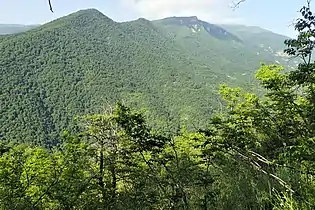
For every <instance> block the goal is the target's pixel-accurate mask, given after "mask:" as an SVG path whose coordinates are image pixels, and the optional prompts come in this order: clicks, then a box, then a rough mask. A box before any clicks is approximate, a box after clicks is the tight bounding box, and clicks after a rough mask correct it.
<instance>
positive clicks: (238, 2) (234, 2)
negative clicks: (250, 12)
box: [231, 0, 246, 9]
mask: <svg viewBox="0 0 315 210" xmlns="http://www.w3.org/2000/svg"><path fill="white" fill-rule="evenodd" d="M245 1H246V0H237V1H233V2H232V6H231V7H232V9H236V8H238V7H239V6H240V4H242V3H244V2H245Z"/></svg>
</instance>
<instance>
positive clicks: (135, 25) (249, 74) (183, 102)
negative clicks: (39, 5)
mask: <svg viewBox="0 0 315 210" xmlns="http://www.w3.org/2000/svg"><path fill="white" fill-rule="evenodd" d="M172 19H173V21H171V22H170V19H166V20H159V21H148V20H145V19H138V20H135V21H130V22H123V23H118V22H115V21H113V20H111V19H110V18H108V17H106V16H105V15H103V14H102V13H100V12H99V11H97V10H95V9H87V10H82V11H79V12H76V13H73V14H71V15H68V16H66V17H62V18H60V19H57V20H55V21H53V22H50V23H48V24H45V25H42V26H40V27H37V28H35V29H32V30H29V31H27V32H25V33H18V34H14V35H6V36H0V52H1V54H0V71H1V74H0V81H5V82H4V83H3V84H2V86H1V88H0V107H1V112H0V134H1V135H2V139H6V140H10V141H16V142H33V143H34V142H36V143H37V144H41V145H49V146H54V145H56V144H58V143H59V142H60V135H61V134H62V132H63V130H65V129H67V130H69V131H77V130H76V128H75V126H74V125H75V119H74V118H75V117H77V116H81V115H85V114H93V113H99V112H101V111H102V110H103V109H104V106H107V105H106V104H108V105H113V104H115V102H116V101H117V100H121V101H123V102H124V104H125V105H127V106H129V107H132V108H133V109H139V110H140V109H141V110H142V111H144V112H145V113H146V114H145V115H146V117H147V118H148V122H149V123H150V125H151V126H153V127H154V128H155V129H158V130H164V131H165V129H166V131H170V130H173V131H174V130H176V128H177V127H178V126H179V125H182V124H185V126H187V128H188V129H189V130H191V131H192V130H195V128H196V127H198V128H201V127H203V128H206V126H207V124H208V119H209V118H210V117H211V116H212V115H213V114H214V113H215V112H216V111H220V110H221V108H222V105H221V103H222V101H221V100H220V97H219V96H218V94H217V91H218V86H219V84H221V83H228V84H230V85H232V86H234V87H237V86H242V85H243V84H244V85H245V84H246V85H245V87H246V88H247V89H248V90H250V89H253V88H254V87H257V86H256V83H255V82H253V81H254V80H253V79H252V78H253V75H254V70H255V69H257V68H258V67H259V65H260V62H261V61H264V62H266V63H274V62H275V60H279V61H281V62H282V61H283V62H285V60H284V59H285V58H284V57H283V58H282V57H279V56H278V57H277V56H276V55H275V53H276V52H277V51H279V50H280V49H281V47H282V48H284V44H283V42H284V40H285V37H283V36H280V35H276V34H273V33H271V32H266V31H264V32H263V33H262V34H263V35H262V36H263V37H265V39H267V38H268V37H271V38H272V39H275V40H278V39H280V40H281V41H279V44H273V43H274V42H269V41H263V40H264V39H260V40H254V39H253V38H252V37H253V36H257V34H256V35H251V33H250V32H248V33H245V34H246V36H245V35H244V34H240V33H238V35H239V37H238V36H236V35H230V36H226V35H225V34H226V33H228V32H227V31H226V30H225V29H223V28H221V27H218V26H214V25H211V24H206V23H205V22H203V21H201V20H199V19H195V18H193V17H188V18H183V17H177V18H171V20H172ZM182 20H185V22H186V23H187V24H186V25H178V24H177V22H181V21H182ZM191 25H193V26H194V27H196V30H197V33H195V32H193V31H192V29H191V28H190V27H191ZM206 29H207V30H206ZM209 31H210V32H211V33H210V32H209ZM234 31H235V30H234ZM262 31H263V30H262ZM260 44H264V45H266V46H265V47H260V46H259V45H260ZM268 46H273V48H272V49H273V50H274V52H271V50H270V49H269V48H268ZM258 54H259V55H258ZM254 83H255V85H253V84H254ZM166 123H168V124H169V126H168V128H165V126H164V125H165V124H166Z"/></svg>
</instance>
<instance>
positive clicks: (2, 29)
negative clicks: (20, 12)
mask: <svg viewBox="0 0 315 210" xmlns="http://www.w3.org/2000/svg"><path fill="white" fill-rule="evenodd" d="M36 27H38V25H19V24H0V35H5V34H15V33H20V32H25V31H28V30H30V29H33V28H36Z"/></svg>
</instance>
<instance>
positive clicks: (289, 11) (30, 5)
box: [0, 0, 306, 37]
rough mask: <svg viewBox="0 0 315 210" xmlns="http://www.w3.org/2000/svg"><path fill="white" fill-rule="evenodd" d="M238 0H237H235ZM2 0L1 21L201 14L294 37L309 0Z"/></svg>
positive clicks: (219, 20) (121, 19) (213, 18)
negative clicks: (86, 13) (89, 12)
mask: <svg viewBox="0 0 315 210" xmlns="http://www.w3.org/2000/svg"><path fill="white" fill-rule="evenodd" d="M234 1H237V0H234ZM51 2H52V5H53V9H54V13H51V12H50V11H49V6H48V0H0V24H4V23H5V24H43V23H47V22H49V21H51V20H54V19H56V18H59V17H62V16H64V15H67V14H70V13H72V12H75V11H78V10H81V9H87V8H95V9H97V10H99V11H101V12H102V13H103V14H105V15H106V16H108V17H110V18H111V19H113V20H115V21H119V22H121V21H128V20H133V19H138V18H140V17H142V18H146V19H149V20H153V19H159V18H163V17H169V16H197V17H198V18H199V19H201V20H204V21H207V22H210V23H229V24H231V23H233V24H244V25H251V26H259V27H262V28H265V29H268V30H271V31H274V32H276V33H280V34H284V35H287V36H291V37H292V36H294V35H295V33H294V30H293V27H292V23H293V21H294V19H295V18H297V17H299V13H298V10H299V9H300V8H301V7H302V6H303V5H304V4H305V2H306V0H247V1H246V2H244V3H242V4H241V5H240V7H239V8H237V9H235V10H233V9H232V8H231V5H232V2H233V0H51Z"/></svg>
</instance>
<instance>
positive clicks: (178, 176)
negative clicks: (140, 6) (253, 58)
mask: <svg viewBox="0 0 315 210" xmlns="http://www.w3.org/2000/svg"><path fill="white" fill-rule="evenodd" d="M301 13H302V16H303V17H302V19H299V20H298V22H297V23H296V29H297V30H298V32H299V33H300V34H299V36H298V37H297V39H292V40H288V41H286V44H287V45H288V49H287V50H286V52H287V53H289V54H290V55H295V56H298V57H299V58H300V59H301V61H302V63H301V64H299V66H298V68H297V69H296V70H295V71H285V68H284V67H282V66H280V65H262V66H261V68H260V69H259V70H258V71H257V73H256V78H257V80H258V82H259V83H260V85H261V86H262V88H264V95H263V97H260V96H258V94H257V93H251V92H248V91H247V90H244V88H235V87H230V86H229V85H226V84H222V85H221V86H220V88H219V93H220V95H221V96H222V101H223V102H222V103H223V104H222V106H221V112H220V113H217V114H216V115H215V116H213V117H212V118H211V119H210V121H209V124H208V127H207V129H199V130H198V131H193V132H192V131H190V129H189V128H188V127H187V126H185V125H183V124H181V120H179V121H177V120H176V119H175V120H174V119H173V120H174V121H173V122H172V123H175V122H176V123H178V122H179V124H180V126H178V127H176V126H174V124H172V123H170V124H169V125H167V124H166V123H165V122H163V120H161V119H163V116H162V118H159V120H160V121H159V122H158V121H155V122H154V120H152V115H151V116H150V115H148V114H147V113H148V107H150V108H152V107H155V106H153V105H152V104H151V102H152V101H150V99H151V98H150V95H149V94H144V93H143V94H142V93H141V94H139V93H138V92H137V91H135V92H134V93H133V95H134V96H136V99H137V100H139V99H140V100H141V102H142V104H143V103H144V104H146V106H147V107H145V109H144V111H143V112H138V111H134V109H132V108H129V107H128V106H126V105H125V104H124V103H121V102H119V103H117V104H116V106H115V107H114V108H111V107H110V108H107V109H105V112H104V111H103V112H102V113H101V112H99V114H84V115H83V114H82V115H81V116H82V117H78V118H76V119H75V120H74V122H75V123H74V124H72V125H71V123H70V117H69V116H64V115H60V114H64V113H66V112H61V113H58V114H59V117H60V118H61V119H66V121H65V122H63V123H64V124H63V125H64V126H66V125H67V124H69V125H71V127H70V128H71V132H64V133H63V136H62V141H60V142H61V143H60V144H59V145H56V146H53V145H54V143H55V142H50V145H49V146H51V147H50V148H47V147H41V146H34V145H30V144H21V143H19V144H15V143H14V142H11V143H8V144H6V143H5V141H3V142H1V144H0V208H1V209H56V210H57V209H118V210H119V209H184V210H189V209H203V210H207V209H219V210H220V209H222V210H225V209H240V210H241V209H260V210H261V209H268V210H269V209H275V210H277V209H287V210H293V209H303V210H304V209H305V210H310V209H314V208H315V199H314V194H315V182H314V176H315V171H314V167H315V159H314V157H315V151H314V147H315V116H314V113H315V110H314V109H315V108H314V107H315V92H314V87H315V85H314V81H315V80H314V79H313V77H314V68H313V67H314V65H315V63H314V61H312V59H311V55H312V54H311V53H312V51H313V47H314V46H313V43H314V41H313V40H314V38H315V35H314V34H313V33H311V32H313V26H314V25H315V23H314V21H315V18H314V17H313V16H312V13H311V11H310V9H309V6H308V7H303V8H302V10H301ZM87 14H88V16H87ZM78 17H79V18H80V19H78ZM78 20H79V21H78ZM91 20H93V21H99V22H100V23H103V22H104V21H107V23H109V25H111V27H113V28H115V27H118V26H117V25H116V23H114V22H113V21H111V20H109V19H107V18H106V17H103V16H100V15H99V13H97V12H96V11H89V12H88V13H86V12H82V11H81V12H78V13H75V14H73V15H70V16H68V17H67V18H64V19H61V20H59V21H56V22H52V23H50V24H48V25H46V26H44V27H41V28H38V29H36V30H37V32H36V30H34V31H35V34H36V33H38V35H39V34H40V35H43V36H44V35H45V33H46V32H47V31H49V32H50V33H54V32H56V31H54V32H52V31H51V29H52V28H54V29H55V30H57V31H58V29H60V27H61V26H69V27H73V28H71V29H72V30H77V29H78V28H82V27H92V28H93V27H94V26H93V25H88V23H89V21H91ZM77 21H78V22H77ZM133 24H135V25H136V26H137V27H140V28H142V30H147V31H146V32H147V33H152V35H153V36H154V35H156V36H160V35H161V34H160V33H159V32H158V31H159V29H158V28H155V27H153V26H152V23H151V22H149V21H146V20H143V19H141V20H138V21H135V22H133ZM158 24H161V23H158ZM106 26H108V25H107V24H106ZM148 26H150V27H149V28H150V30H148ZM119 27H122V28H123V29H125V30H127V31H128V33H130V34H132V33H135V34H137V33H138V31H137V30H135V29H134V28H133V27H134V26H132V25H129V23H123V24H122V25H120V26H119ZM122 28H121V33H122V34H124V33H123V30H122ZM93 29H94V30H95V33H96V34H97V33H101V32H102V30H101V29H100V28H93ZM43 31H44V32H45V33H42V32H43ZM87 31H88V30H87ZM59 32H60V31H59ZM115 32H117V30H115ZM62 33H64V31H62V32H60V34H62ZM68 33H70V34H71V36H72V37H74V38H76V39H75V40H76V41H78V42H79V43H80V44H82V45H84V44H83V43H84V41H83V40H81V38H82V37H80V36H82V35H85V36H87V37H88V38H91V37H90V35H88V33H83V34H81V35H80V36H77V34H76V33H74V32H72V31H71V30H70V31H68ZM208 35H209V34H208ZM210 35H211V34H210ZM23 36H27V33H26V35H25V34H24V35H23ZM23 36H22V35H17V36H16V38H21V39H24V38H25V37H23ZM118 37H119V35H118ZM135 37H137V38H139V39H140V40H141V41H142V42H147V41H148V42H150V43H152V45H153V46H156V47H157V46H158V44H157V43H156V44H154V42H155V41H156V40H157V39H156V37H151V36H149V37H145V38H144V37H141V36H138V34H137V35H136V36H135ZM54 38H56V37H53V38H52V39H54ZM94 38H95V40H94V41H97V39H96V37H94ZM112 38H113V39H112V40H111V41H113V40H114V38H115V39H116V38H117V37H116V36H113V37H112ZM56 39H57V38H56ZM160 40H162V39H160ZM2 41H3V43H4V45H3V46H6V45H8V46H12V47H15V45H14V44H13V43H12V41H11V38H9V37H6V38H4V39H3V40H2ZM63 41H65V40H59V42H61V43H62V42H63ZM98 41H101V39H100V40H98ZM116 41H117V42H116ZM116 41H114V42H115V43H116V45H117V46H121V45H120V44H119V43H120V42H121V41H122V40H119V39H117V40H116ZM129 41H130V42H132V41H131V40H129ZM138 41H139V40H137V43H138ZM164 41H165V43H168V41H167V39H164ZM47 43H49V42H47ZM57 43H58V42H57ZM1 44H2V43H0V47H1V46H2V45H1ZM50 44H52V43H50ZM159 44H163V43H159ZM82 49H85V50H87V49H90V50H91V51H93V50H92V49H93V48H89V47H87V48H84V47H83V48H82ZM113 49H116V48H115V47H114V48H113ZM115 52H117V51H115ZM145 52H148V51H145ZM68 53H70V51H69V52H68ZM117 53H118V52H117ZM70 54H71V53H70ZM93 55H94V54H93ZM118 55H119V53H118V54H117V56H118ZM15 56H18V55H15ZM56 56H57V57H58V55H56ZM143 56H145V55H144V54H143ZM156 56H158V57H159V56H161V57H163V56H164V55H161V54H157V55H156ZM16 58H17V59H16V60H15V61H19V59H20V58H19V57H16ZM73 59H75V56H74V57H73ZM90 59H95V58H94V57H90ZM131 60H132V59H131ZM131 60H130V61H131ZM77 61H78V62H80V61H79V60H77ZM85 61H86V60H85ZM3 62H4V63H5V62H7V60H6V61H3ZM99 62H100V64H101V60H99ZM116 62H118V61H117V60H116ZM152 62H153V60H152ZM22 63H23V62H21V63H18V64H21V65H23V64H22ZM18 64H16V65H18ZM67 65H68V64H67ZM67 65H66V66H67ZM73 65H74V64H73ZM113 65H114V66H115V64H113ZM112 67H113V66H112ZM25 68H26V66H25ZM38 68H39V69H40V71H45V70H46V69H45V68H41V67H38ZM2 69H3V70H4V72H5V71H10V70H8V69H7V68H6V67H2ZM22 69H23V68H22ZM26 69H27V68H26ZM131 69H132V68H131ZM99 70H100V69H99ZM120 70H122V69H119V68H118V72H119V71H120ZM23 73H27V72H23ZM64 73H69V74H71V72H67V69H65V72H64ZM72 73H73V74H75V73H74V72H72ZM80 73H82V72H79V73H78V74H80ZM85 73H86V74H87V75H88V74H90V73H91V72H90V71H87V72H85ZM93 73H95V72H93ZM98 73H99V75H98V76H100V75H102V74H103V73H104V72H103V71H99V72H98ZM107 73H108V72H107ZM120 73H121V74H122V72H120ZM151 73H152V72H151ZM113 74H114V73H113ZM126 74H128V72H127V73H126ZM154 75H155V76H158V75H159V76H161V78H163V77H164V76H166V75H165V74H164V73H162V69H157V70H156V71H155V72H154ZM19 76H21V75H18V76H17V77H19ZM51 76H53V75H51ZM81 76H82V75H81ZM85 76H86V75H85ZM116 76H117V75H115V77H114V78H116ZM130 76H135V75H134V72H132V73H131V74H130ZM135 77H136V76H135ZM137 77H139V78H138V79H140V80H138V81H142V82H144V81H145V80H144V79H143V80H141V78H140V77H141V74H140V73H139V74H137ZM30 78H31V77H29V79H30ZM52 78H53V77H52ZM82 78H84V77H82ZM20 79H21V78H20ZM46 79H47V78H46ZM120 79H123V78H120ZM134 79H136V78H134ZM13 81H14V80H13ZM21 81H22V80H21ZM21 81H20V82H21ZM78 81H80V80H78ZM89 81H90V80H89ZM132 81H136V80H131V81H128V82H132ZM165 81H167V80H165ZM56 82H59V81H56ZM90 82H94V81H90ZM97 82H100V81H97ZM120 82H121V81H120ZM125 82H126V81H125ZM150 82H151V84H152V85H153V87H155V88H156V87H157V86H155V85H157V84H158V82H157V83H154V82H153V80H152V81H151V80H150ZM19 84H21V83H19ZM114 84H117V83H114ZM125 84H129V83H124V85H125ZM143 84H145V85H148V84H147V83H143ZM145 85H144V86H145ZM144 86H139V88H143V87H144ZM56 87H57V88H58V87H59V86H56ZM119 87H120V88H122V89H123V91H122V92H119V91H116V92H115V91H113V92H114V94H118V93H124V94H126V93H127V95H128V91H127V90H129V89H124V86H119ZM147 87H148V86H147ZM6 88H7V87H6ZM77 88H78V89H79V88H80V86H78V87H77ZM128 88H129V87H128ZM18 90H19V89H16V90H15V91H18ZM34 90H36V91H37V89H36V88H35V89H34ZM94 90H96V89H94ZM133 90H134V89H133ZM139 90H140V89H139ZM150 90H154V89H150ZM165 90H166V89H163V91H165ZM25 91H26V92H27V91H29V90H28V89H25ZM36 91H35V92H36ZM47 91H48V90H47ZM67 91H68V90H67ZM67 91H66V90H65V93H67V94H69V96H72V95H71V94H70V93H71V91H70V92H67ZM163 91H162V92H163ZM174 91H175V92H176V90H174ZM43 92H44V91H43ZM153 93H154V94H156V95H155V96H157V97H159V96H161V95H159V92H158V91H154V92H153ZM176 93H178V92H176ZM39 96H40V95H39ZM12 97H13V98H14V96H12ZM19 97H23V95H22V94H20V95H19ZM50 97H52V96H50ZM167 97H168V96H167ZM167 97H166V98H167ZM116 98H119V97H118V96H114V95H113V96H112V98H111V100H114V99H116ZM7 99H9V98H7ZM46 99H47V98H46ZM80 99H81V98H80ZM90 99H91V98H90ZM145 99H146V100H145ZM82 100H83V101H84V99H82ZM100 100H101V98H100ZM178 100H180V99H178ZM22 101H23V100H21V101H20V102H22ZM144 101H145V102H144ZM166 101H167V100H166ZM30 102H32V101H30ZM70 102H71V103H69V104H67V105H69V107H67V108H69V112H70V113H71V110H72V111H73V110H74V111H73V113H72V114H75V113H76V112H80V107H76V106H75V105H76V100H75V99H73V101H71V100H70ZM146 102H147V103H146ZM168 102H170V101H168ZM38 103H39V102H38ZM2 104H4V105H7V101H2ZM39 104H41V106H43V107H45V106H44V105H43V104H42V103H39ZM56 104H57V103H56ZM56 104H54V105H56ZM62 104H63V103H60V104H59V105H60V106H61V105H62ZM91 104H92V102H91ZM18 105H19V104H18ZM18 105H17V106H18ZM27 105H28V104H25V106H22V108H25V107H27ZM158 106H159V105H158ZM158 106H156V107H158ZM75 107H76V108H77V109H75ZM156 107H155V108H156ZM30 108H31V109H34V110H35V108H34V107H30ZM72 108H73V109H72ZM43 110H44V109H43ZM48 110H49V111H51V113H53V109H51V108H50V109H48V108H47V110H46V111H48ZM161 110H162V108H161V107H160V109H156V110H155V111H156V112H155V114H158V113H159V111H161ZM187 110H190V111H193V110H192V109H189V108H188V109H187ZM11 111H12V110H11ZM89 111H92V110H89ZM83 112H84V111H82V113H83ZM23 113H28V112H23V111H22V112H19V110H16V113H15V114H14V115H13V114H12V116H11V115H10V116H11V118H10V119H11V120H12V121H13V122H12V123H11V124H10V125H9V126H13V125H15V124H14V123H16V122H18V120H24V121H26V120H25V119H24V118H23V117H24V115H23ZM36 113H38V114H39V115H41V114H43V113H41V112H40V111H39V112H36ZM144 113H146V114H144ZM18 114H21V116H20V115H18ZM55 114H56V113H55ZM172 114H174V113H171V114H170V113H165V116H164V117H165V118H164V120H165V119H166V120H167V119H170V118H171V117H172ZM185 114H187V112H185ZM29 116H32V115H31V114H30V115H29ZM43 116H45V117H47V116H49V115H43ZM53 116H54V115H51V119H50V120H52V121H51V122H53V120H56V119H55V118H54V117H53ZM146 116H147V117H146ZM153 116H154V115H153ZM150 117H151V118H150ZM173 117H174V116H173ZM180 117H181V115H180ZM174 118H175V117H174ZM16 119H18V120H17V121H16ZM45 119H46V118H45ZM150 119H151V120H150ZM47 120H48V118H47ZM151 121H152V122H151ZM161 121H162V123H161ZM156 122H158V123H156ZM33 123H34V124H30V125H31V126H34V129H35V130H33V131H32V130H31V131H30V132H31V133H30V134H29V135H28V136H25V133H23V132H21V133H17V134H14V135H13V136H15V137H16V136H23V137H25V138H24V139H23V140H22V141H29V140H30V139H31V138H33V137H34V135H33V134H32V132H34V131H37V130H36V129H38V131H39V134H38V135H35V137H39V136H40V137H41V138H42V139H40V138H39V143H41V142H45V143H47V140H49V138H50V136H51V135H52V133H53V132H56V131H57V130H58V129H56V128H55V127H53V124H50V123H48V124H45V123H46V122H43V124H42V126H43V125H45V126H47V127H45V126H44V127H40V128H44V129H48V131H47V130H45V132H41V129H40V128H38V127H36V125H37V124H36V121H34V122H33ZM157 124H159V125H161V126H162V129H161V127H159V126H156V125H157ZM3 126H8V125H6V124H3ZM50 126H52V127H50ZM61 127H62V126H61ZM61 127H60V128H59V129H60V130H61ZM8 128H10V127H8ZM49 129H50V130H49ZM27 131H29V130H27ZM11 132H13V131H11ZM54 135H56V136H57V135H58V134H57V133H55V134H54ZM52 136H53V135H52ZM1 137H2V138H3V137H6V136H2V135H1ZM11 137H12V136H11ZM13 139H14V138H13ZM19 141H21V140H19ZM56 141H57V140H56ZM48 142H49V141H48ZM35 143H38V142H35Z"/></svg>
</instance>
